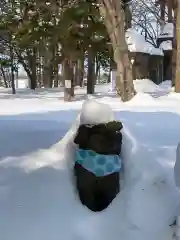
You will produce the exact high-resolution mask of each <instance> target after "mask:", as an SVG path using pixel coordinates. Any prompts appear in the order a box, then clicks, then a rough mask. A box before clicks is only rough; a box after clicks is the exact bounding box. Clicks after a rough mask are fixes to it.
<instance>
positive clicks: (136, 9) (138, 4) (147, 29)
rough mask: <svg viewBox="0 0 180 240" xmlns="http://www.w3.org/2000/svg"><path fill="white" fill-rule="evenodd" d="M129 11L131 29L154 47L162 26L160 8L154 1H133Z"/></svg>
mask: <svg viewBox="0 0 180 240" xmlns="http://www.w3.org/2000/svg"><path fill="white" fill-rule="evenodd" d="M131 10H132V26H133V28H135V29H136V30H137V31H139V32H140V33H141V34H142V35H144V36H145V39H146V41H147V42H149V43H151V44H152V45H153V46H155V47H156V46H157V41H156V40H157V37H158V35H159V31H160V26H161V25H162V21H161V17H160V7H159V6H158V5H157V4H156V1H155V0H140V1H139V0H133V1H132V4H131Z"/></svg>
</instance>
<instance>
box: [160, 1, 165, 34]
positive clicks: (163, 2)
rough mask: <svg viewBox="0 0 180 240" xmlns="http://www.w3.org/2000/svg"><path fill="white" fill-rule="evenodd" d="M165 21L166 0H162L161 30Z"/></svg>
mask: <svg viewBox="0 0 180 240" xmlns="http://www.w3.org/2000/svg"><path fill="white" fill-rule="evenodd" d="M164 23H165V1H161V2H160V25H161V31H162V30H163V27H164Z"/></svg>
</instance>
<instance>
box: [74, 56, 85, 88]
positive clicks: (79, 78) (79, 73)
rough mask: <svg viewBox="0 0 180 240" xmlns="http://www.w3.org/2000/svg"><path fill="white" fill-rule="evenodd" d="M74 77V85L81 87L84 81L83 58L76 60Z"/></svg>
mask: <svg viewBox="0 0 180 240" xmlns="http://www.w3.org/2000/svg"><path fill="white" fill-rule="evenodd" d="M75 75H76V77H75V78H76V85H77V86H80V87H82V85H83V79H84V56H83V57H82V58H80V59H78V60H77V63H76V73H75Z"/></svg>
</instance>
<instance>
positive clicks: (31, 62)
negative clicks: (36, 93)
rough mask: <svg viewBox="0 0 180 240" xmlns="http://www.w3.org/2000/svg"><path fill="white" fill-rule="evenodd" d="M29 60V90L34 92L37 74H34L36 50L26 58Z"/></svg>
mask: <svg viewBox="0 0 180 240" xmlns="http://www.w3.org/2000/svg"><path fill="white" fill-rule="evenodd" d="M28 58H29V66H30V69H31V73H30V75H29V80H30V89H32V90H35V89H36V87H37V74H36V49H35V48H34V49H33V52H32V54H30V55H29V56H28Z"/></svg>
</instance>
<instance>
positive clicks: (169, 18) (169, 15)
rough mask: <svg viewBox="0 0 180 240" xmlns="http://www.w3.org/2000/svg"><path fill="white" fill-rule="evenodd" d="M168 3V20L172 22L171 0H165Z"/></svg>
mask: <svg viewBox="0 0 180 240" xmlns="http://www.w3.org/2000/svg"><path fill="white" fill-rule="evenodd" d="M167 4H168V22H170V23H171V22H173V15H172V10H173V9H172V0H168V1H167Z"/></svg>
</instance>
